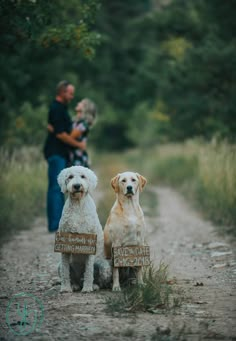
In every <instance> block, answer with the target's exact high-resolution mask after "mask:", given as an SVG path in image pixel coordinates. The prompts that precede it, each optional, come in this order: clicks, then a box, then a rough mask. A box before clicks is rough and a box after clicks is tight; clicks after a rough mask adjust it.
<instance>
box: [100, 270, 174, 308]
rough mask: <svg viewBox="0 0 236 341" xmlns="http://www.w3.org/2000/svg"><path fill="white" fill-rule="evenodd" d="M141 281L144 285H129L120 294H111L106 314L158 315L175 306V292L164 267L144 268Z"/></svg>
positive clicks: (107, 301) (107, 300)
mask: <svg viewBox="0 0 236 341" xmlns="http://www.w3.org/2000/svg"><path fill="white" fill-rule="evenodd" d="M143 281H144V285H138V284H130V285H126V286H125V287H123V288H122V291H121V292H119V293H117V292H115V293H112V295H111V296H109V297H108V298H107V299H106V305H107V310H108V312H110V313H115V312H118V313H124V312H139V311H143V312H150V313H159V312H160V311H161V310H163V309H169V308H173V307H175V306H176V302H177V300H176V294H177V292H176V293H175V292H174V289H173V285H170V284H169V282H168V271H167V266H166V265H164V264H160V266H159V268H158V269H156V268H155V267H154V266H153V265H152V264H151V265H150V266H148V267H146V268H144V275H143ZM174 298H175V299H174ZM179 304H180V300H179V301H178V305H179Z"/></svg>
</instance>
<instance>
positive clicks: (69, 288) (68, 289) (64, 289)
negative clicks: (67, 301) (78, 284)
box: [60, 285, 72, 294]
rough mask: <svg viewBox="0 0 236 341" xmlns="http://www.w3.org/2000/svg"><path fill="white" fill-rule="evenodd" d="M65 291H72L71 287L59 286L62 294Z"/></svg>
mask: <svg viewBox="0 0 236 341" xmlns="http://www.w3.org/2000/svg"><path fill="white" fill-rule="evenodd" d="M66 292H69V293H70V292H72V289H71V287H70V286H64V285H63V286H61V290H60V293H61V294H63V293H66Z"/></svg>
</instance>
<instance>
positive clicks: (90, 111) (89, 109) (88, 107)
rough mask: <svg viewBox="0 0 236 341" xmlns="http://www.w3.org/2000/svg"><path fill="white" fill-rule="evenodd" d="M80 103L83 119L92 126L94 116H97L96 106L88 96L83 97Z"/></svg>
mask: <svg viewBox="0 0 236 341" xmlns="http://www.w3.org/2000/svg"><path fill="white" fill-rule="evenodd" d="M81 103H82V105H83V106H82V108H83V109H82V110H83V117H84V119H85V120H86V121H87V122H88V123H89V124H90V125H91V126H92V125H94V124H95V121H96V117H97V107H96V105H95V103H94V102H93V101H91V100H90V99H88V98H84V99H82V101H81Z"/></svg>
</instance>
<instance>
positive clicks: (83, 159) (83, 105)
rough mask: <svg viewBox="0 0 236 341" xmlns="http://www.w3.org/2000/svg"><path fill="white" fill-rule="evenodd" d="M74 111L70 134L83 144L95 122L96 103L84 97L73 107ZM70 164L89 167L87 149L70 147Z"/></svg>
mask: <svg viewBox="0 0 236 341" xmlns="http://www.w3.org/2000/svg"><path fill="white" fill-rule="evenodd" d="M75 111H76V113H77V115H76V118H75V121H74V122H73V125H72V131H71V133H70V135H71V137H73V138H75V139H76V140H77V141H78V142H85V144H86V145H87V139H88V135H89V132H90V130H91V128H92V127H93V126H94V124H95V122H96V116H97V108H96V105H95V104H94V102H93V101H91V100H90V99H88V98H84V99H83V100H82V101H80V102H79V103H78V104H77V106H76V107H75ZM70 165H71V166H72V165H73V166H84V167H88V168H89V167H90V162H89V157H88V153H87V150H86V149H85V150H82V149H79V148H71V152H70Z"/></svg>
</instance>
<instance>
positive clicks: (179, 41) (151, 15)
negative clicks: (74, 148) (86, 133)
mask: <svg viewBox="0 0 236 341" xmlns="http://www.w3.org/2000/svg"><path fill="white" fill-rule="evenodd" d="M234 10H235V4H234V1H233V0H228V1H225V2H223V1H220V0H212V1H210V2H207V1H204V0H198V1H195V0H175V1H164V0H159V1H158V0H152V1H151V0H130V1H122V0H115V1H110V0H101V1H98V0H87V1H85V0H84V1H83V0H80V1H78V0H67V1H66V2H65V1H63V0H58V1H56V2H48V1H46V0H21V1H20V0H0V41H1V53H0V59H1V63H0V70H1V80H0V105H1V117H0V120H1V121H0V123H1V128H0V139H1V142H2V143H4V144H5V145H8V146H16V145H22V144H30V145H32V144H35V145H41V144H42V143H43V142H44V138H45V134H46V129H45V127H46V123H47V122H46V120H47V110H48V105H49V103H50V101H51V100H52V98H53V97H54V91H55V85H56V83H57V82H58V81H59V80H61V79H68V80H69V81H71V82H73V83H74V84H75V86H76V98H75V100H74V102H73V103H72V106H71V114H73V106H74V105H75V102H76V101H77V100H79V99H81V98H82V97H84V96H86V97H91V98H92V99H93V100H94V101H96V103H97V105H98V109H99V120H98V123H97V125H96V126H95V129H94V131H93V133H92V134H91V138H92V140H91V142H93V145H94V147H97V148H102V149H112V150H114V149H120V150H122V149H124V148H126V147H132V146H139V145H140V146H146V147H148V146H151V145H153V144H156V143H162V142H166V141H177V140H178V141H184V140H185V139H188V138H191V137H196V136H197V137H199V136H200V137H202V138H204V139H207V140H209V139H211V138H212V137H214V136H217V137H218V138H227V139H228V140H229V141H234V140H235V129H236V119H235V107H236V99H235V93H236V86H235V84H236V83H235V79H236V59H235V55H236V41H235V39H236V38H235V37H236V21H235V20H234V19H235V18H234Z"/></svg>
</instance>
